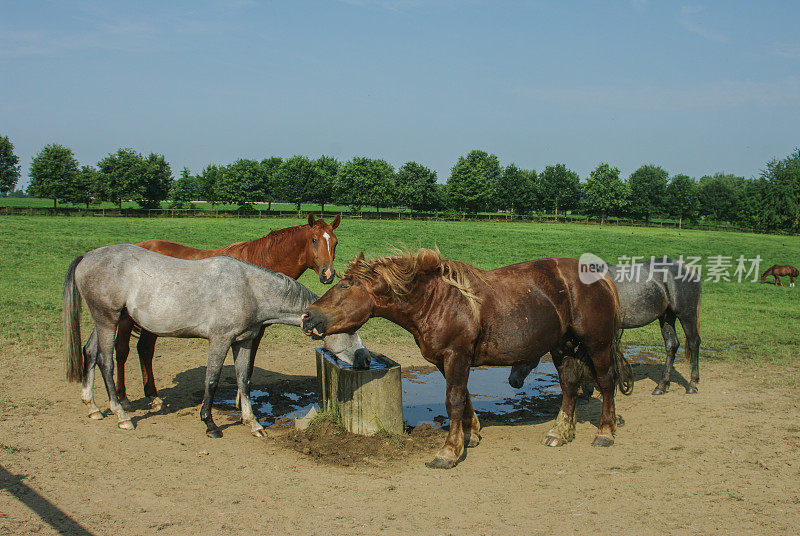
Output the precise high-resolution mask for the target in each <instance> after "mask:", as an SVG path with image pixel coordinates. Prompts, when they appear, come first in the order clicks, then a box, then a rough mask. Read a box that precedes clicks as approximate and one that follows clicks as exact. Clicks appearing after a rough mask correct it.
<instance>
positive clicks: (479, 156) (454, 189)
mask: <svg viewBox="0 0 800 536" xmlns="http://www.w3.org/2000/svg"><path fill="white" fill-rule="evenodd" d="M499 177H500V161H499V160H498V159H497V156H495V155H493V154H492V155H490V154H488V153H486V152H485V151H479V150H473V151H470V153H469V154H467V155H466V156H460V157H459V158H458V161H457V162H456V164H455V165H454V166H453V168H452V169H451V171H450V177H449V178H448V179H447V190H448V193H449V194H450V202H451V204H452V205H453V207H454V208H457V209H459V210H464V211H467V212H478V211H480V210H485V209H486V208H487V207H488V206H489V205H490V204H491V202H492V189H493V187H494V184H495V182H496V181H497V179H498V178H499Z"/></svg>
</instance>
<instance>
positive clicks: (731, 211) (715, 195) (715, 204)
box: [698, 173, 745, 222]
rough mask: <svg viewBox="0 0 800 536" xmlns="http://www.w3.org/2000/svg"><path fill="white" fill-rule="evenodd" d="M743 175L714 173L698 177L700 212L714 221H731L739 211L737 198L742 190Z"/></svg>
mask: <svg viewBox="0 0 800 536" xmlns="http://www.w3.org/2000/svg"><path fill="white" fill-rule="evenodd" d="M744 183H745V181H744V177H737V176H736V175H730V174H724V173H715V174H714V176H713V177H709V176H708V175H706V176H703V177H700V181H699V184H698V188H699V190H698V197H699V199H700V214H701V215H702V216H707V217H711V218H712V219H713V220H716V221H728V222H732V221H735V220H736V217H737V214H738V212H739V199H740V197H741V195H742V193H743V192H744V186H745V184H744Z"/></svg>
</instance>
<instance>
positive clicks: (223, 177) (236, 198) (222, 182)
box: [217, 158, 264, 210]
mask: <svg viewBox="0 0 800 536" xmlns="http://www.w3.org/2000/svg"><path fill="white" fill-rule="evenodd" d="M263 183H264V174H263V170H262V168H261V164H260V163H259V162H256V161H255V160H248V159H246V158H240V159H239V160H237V161H236V162H234V163H233V164H230V165H228V166H226V167H224V168H221V170H220V175H219V178H218V180H217V199H218V200H219V201H221V202H223V203H233V204H236V205H239V209H240V210H253V203H255V202H257V201H260V200H261V199H263V198H264V194H263V188H264V184H263Z"/></svg>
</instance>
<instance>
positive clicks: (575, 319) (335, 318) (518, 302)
mask: <svg viewBox="0 0 800 536" xmlns="http://www.w3.org/2000/svg"><path fill="white" fill-rule="evenodd" d="M373 316H379V317H383V318H387V319H389V320H391V321H392V322H394V323H396V324H398V325H400V326H401V327H403V328H405V329H406V330H408V331H409V332H410V333H411V334H412V335H414V340H416V342H417V345H418V346H419V348H420V351H421V353H422V356H423V357H424V358H425V359H426V360H428V361H430V362H431V363H433V364H434V365H436V367H437V368H438V369H439V371H440V372H441V373H442V374H443V375H444V377H445V380H446V382H447V395H446V403H445V405H446V408H447V415H448V417H449V418H450V432H449V434H448V436H447V440H446V441H445V444H444V446H443V447H442V448H441V449H440V450H439V452H437V453H436V457H435V458H434V459H433V460H432V461H431V462H429V463H428V464H427V465H428V466H429V467H438V468H450V467H453V466H454V465H455V464H456V463H458V462H459V461H460V460H461V458H462V456H463V455H464V446H465V442H466V444H467V446H475V445H477V444H478V441H479V440H480V436H479V435H478V432H479V431H480V423H479V421H478V417H477V415H476V414H475V412H474V411H473V408H472V402H471V400H470V397H469V393H468V392H467V380H468V377H469V370H470V367H476V366H482V365H517V364H523V363H528V362H531V361H534V360H538V358H539V357H540V356H542V355H543V354H545V353H547V352H550V353H551V354H552V356H553V362H554V363H555V365H556V367H557V369H558V373H559V382H560V383H561V389H562V392H563V399H562V403H561V411H560V412H559V414H558V418H557V420H556V423H555V426H553V428H552V429H551V430H550V431H549V432H548V433H547V436H546V437H545V440H544V443H545V444H546V445H548V446H561V445H564V444H565V443H567V442H569V441H571V440H572V439H573V438H574V437H575V400H576V396H577V390H578V384H579V374H578V372H579V370H580V368H581V367H580V364H584V365H586V367H587V368H588V369H589V370H590V372H591V373H592V375H593V376H594V377H595V379H596V381H597V384H598V385H599V387H600V391H601V392H602V394H603V410H602V414H601V416H600V427H599V429H598V432H597V436H596V437H595V439H594V443H593V444H594V445H600V446H609V445H611V444H613V442H614V437H613V434H614V432H615V429H616V416H615V412H614V391H615V387H616V386H620V389H621V390H622V391H623V392H624V393H626V394H627V393H629V392H630V389H631V388H632V383H633V376H632V371H631V368H630V365H629V364H627V362H626V361H625V360H624V358H623V357H622V354H621V352H620V351H619V331H618V329H617V327H618V324H619V301H618V298H617V294H616V290H615V288H614V285H613V284H612V283H611V282H610V281H609V280H608V279H600V280H599V281H596V282H594V283H592V284H588V285H587V284H584V283H582V282H581V281H580V279H579V277H578V261H577V260H575V259H566V258H561V259H541V260H537V261H531V262H524V263H520V264H515V265H512V266H506V267H503V268H498V269H497V270H491V271H483V270H479V269H477V268H475V267H473V266H471V265H469V264H466V263H463V262H457V261H451V260H446V259H443V258H441V256H440V254H439V251H438V250H430V249H420V250H419V251H418V252H416V253H405V254H402V255H400V256H396V257H382V258H377V259H374V260H370V261H367V260H365V259H364V255H363V253H362V254H361V255H360V256H359V257H358V258H357V259H356V260H354V261H352V262H351V263H350V265H349V267H348V269H347V272H346V273H345V277H344V279H343V280H342V281H341V282H340V283H338V284H337V285H335V286H334V287H333V288H331V289H330V290H329V291H328V292H326V293H325V295H324V296H322V298H320V299H319V300H318V301H316V302H315V303H314V304H313V305H311V306H310V307H309V308H308V309H306V312H305V314H304V315H303V330H304V331H305V333H306V334H307V335H316V336H322V335H327V334H332V333H342V332H347V333H350V332H353V331H355V330H357V329H358V328H360V327H361V326H362V325H363V324H364V323H365V322H367V320H369V319H370V318H371V317H373ZM573 348H574V350H573Z"/></svg>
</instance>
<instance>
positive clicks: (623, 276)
mask: <svg viewBox="0 0 800 536" xmlns="http://www.w3.org/2000/svg"><path fill="white" fill-rule="evenodd" d="M608 275H609V276H610V277H611V279H612V280H613V281H614V284H615V285H616V287H617V292H618V293H619V305H620V310H621V312H622V328H623V329H629V328H640V327H642V326H646V325H647V324H650V323H651V322H654V321H655V320H656V319H658V321H659V323H660V324H661V335H662V336H663V337H664V345H665V347H666V350H667V360H666V362H665V363H664V374H663V376H662V378H661V381H660V382H659V383H658V385H657V386H656V388H655V389H653V394H654V395H661V394H664V392H665V391H666V390H667V388H668V387H669V383H670V376H671V374H672V364H673V362H674V361H675V353H676V352H677V351H678V347H679V346H680V343H679V342H678V335H677V333H676V332H675V319H676V318H677V319H678V320H680V322H681V326H682V327H683V333H684V334H685V335H686V347H687V348H686V351H687V354H688V356H689V361H690V362H691V364H692V375H691V380H690V382H689V386H688V387H687V388H686V393H687V394H693V393H696V392H697V383H698V382H699V381H700V290H701V289H700V274H699V273H697V272H696V271H695V270H694V269H692V267H690V266H688V265H687V264H685V263H683V262H681V261H677V260H674V259H670V258H668V257H664V258H662V259H655V260H654V259H651V260H649V261H646V262H643V263H636V264H627V265H624V264H623V265H618V266H614V265H609V266H608ZM537 364H538V363H531V364H526V365H516V366H514V367H512V368H511V374H510V375H509V376H508V383H509V384H511V386H512V387H514V388H517V389H518V388H520V387H522V383H523V382H524V381H525V378H526V377H527V376H528V374H530V372H531V370H533V369H534V368H535V367H536V365H537ZM588 389H589V394H591V389H592V388H591V387H589V388H588ZM584 390H586V386H584Z"/></svg>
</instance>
